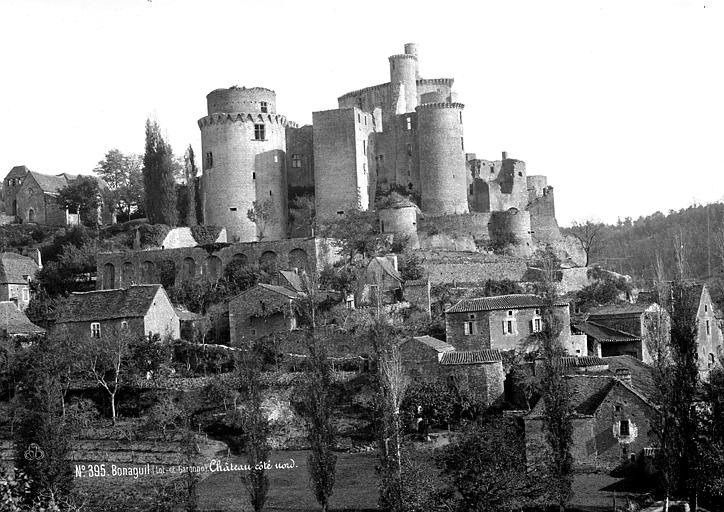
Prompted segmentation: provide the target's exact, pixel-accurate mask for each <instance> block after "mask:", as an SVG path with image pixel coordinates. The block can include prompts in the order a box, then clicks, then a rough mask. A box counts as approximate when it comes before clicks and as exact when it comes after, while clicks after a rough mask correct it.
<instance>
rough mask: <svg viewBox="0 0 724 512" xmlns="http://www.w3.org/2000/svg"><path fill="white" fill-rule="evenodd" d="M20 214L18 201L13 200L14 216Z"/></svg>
mask: <svg viewBox="0 0 724 512" xmlns="http://www.w3.org/2000/svg"><path fill="white" fill-rule="evenodd" d="M17 214H18V201H17V200H16V199H13V215H17Z"/></svg>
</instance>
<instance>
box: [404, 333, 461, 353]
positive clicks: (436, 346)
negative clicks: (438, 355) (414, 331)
mask: <svg viewBox="0 0 724 512" xmlns="http://www.w3.org/2000/svg"><path fill="white" fill-rule="evenodd" d="M412 339H413V340H415V341H417V342H419V343H422V344H424V345H427V346H428V347H430V348H431V349H433V350H435V351H437V352H450V351H452V350H455V347H453V346H452V345H450V344H449V343H445V342H444V341H442V340H439V339H437V338H433V337H432V336H413V338H412Z"/></svg>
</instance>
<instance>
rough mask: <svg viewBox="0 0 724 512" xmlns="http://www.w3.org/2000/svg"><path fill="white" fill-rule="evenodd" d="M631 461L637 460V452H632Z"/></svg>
mask: <svg viewBox="0 0 724 512" xmlns="http://www.w3.org/2000/svg"><path fill="white" fill-rule="evenodd" d="M631 462H636V454H635V453H632V454H631Z"/></svg>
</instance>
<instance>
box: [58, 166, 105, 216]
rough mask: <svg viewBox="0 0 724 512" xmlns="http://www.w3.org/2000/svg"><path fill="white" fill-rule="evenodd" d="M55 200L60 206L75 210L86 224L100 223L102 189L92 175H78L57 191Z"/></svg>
mask: <svg viewBox="0 0 724 512" xmlns="http://www.w3.org/2000/svg"><path fill="white" fill-rule="evenodd" d="M57 201H58V204H60V206H61V207H62V208H67V209H68V210H69V211H71V212H77V213H78V214H79V215H80V218H81V220H83V223H84V224H86V225H91V226H94V225H100V224H101V222H102V219H101V218H100V209H101V208H102V207H103V190H102V189H101V186H100V184H99V183H98V180H97V179H96V178H94V177H93V176H78V177H77V178H76V179H74V180H73V181H71V182H70V183H68V184H67V185H66V186H65V187H63V188H61V189H60V190H59V191H58V197H57ZM93 214H95V215H93Z"/></svg>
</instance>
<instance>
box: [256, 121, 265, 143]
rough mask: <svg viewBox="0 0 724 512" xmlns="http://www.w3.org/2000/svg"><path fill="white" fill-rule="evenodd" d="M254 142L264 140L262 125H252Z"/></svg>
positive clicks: (263, 127)
mask: <svg viewBox="0 0 724 512" xmlns="http://www.w3.org/2000/svg"><path fill="white" fill-rule="evenodd" d="M254 140H266V127H265V126H264V125H263V124H255V125H254Z"/></svg>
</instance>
